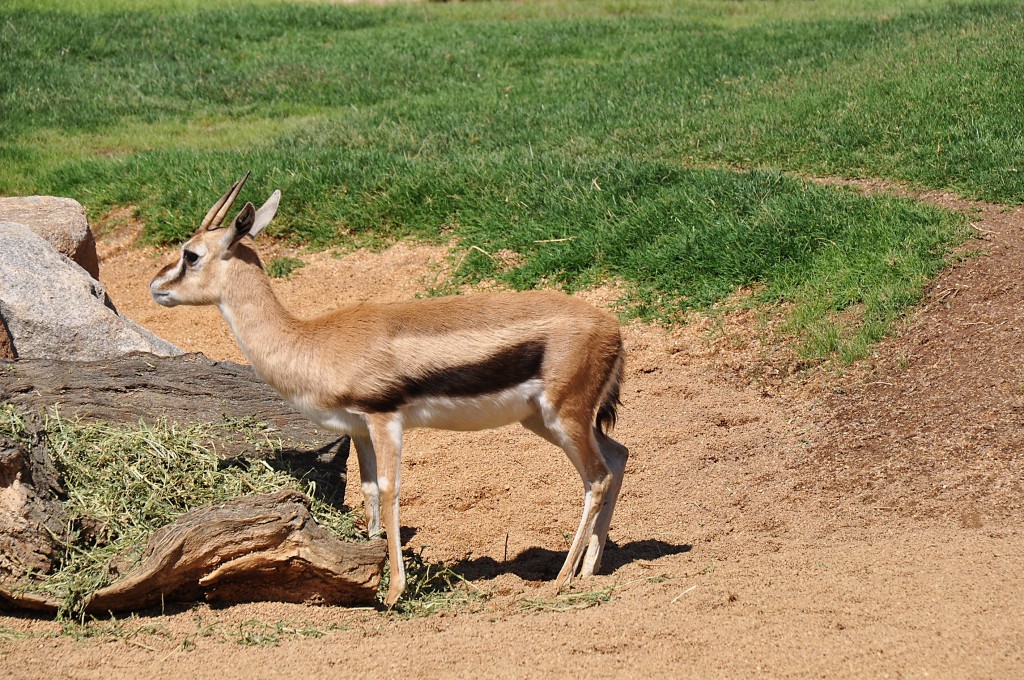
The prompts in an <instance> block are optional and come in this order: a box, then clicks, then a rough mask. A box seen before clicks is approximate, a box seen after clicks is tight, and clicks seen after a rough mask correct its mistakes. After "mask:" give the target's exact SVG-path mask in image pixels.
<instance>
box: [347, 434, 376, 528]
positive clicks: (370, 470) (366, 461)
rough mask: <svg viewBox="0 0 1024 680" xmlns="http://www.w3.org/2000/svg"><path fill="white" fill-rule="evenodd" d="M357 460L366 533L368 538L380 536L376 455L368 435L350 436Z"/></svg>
mask: <svg viewBox="0 0 1024 680" xmlns="http://www.w3.org/2000/svg"><path fill="white" fill-rule="evenodd" d="M352 441H353V442H354V443H355V445H356V456H358V458H359V480H360V482H361V484H362V490H363V511H364V512H365V513H366V533H367V534H369V536H370V538H374V537H375V536H377V535H378V534H380V487H379V486H378V484H377V454H376V452H375V451H374V449H373V440H372V439H370V435H369V434H362V435H352Z"/></svg>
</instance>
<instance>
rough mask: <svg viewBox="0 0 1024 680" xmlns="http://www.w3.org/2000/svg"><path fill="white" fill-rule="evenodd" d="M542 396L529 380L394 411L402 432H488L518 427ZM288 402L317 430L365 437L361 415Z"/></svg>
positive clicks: (417, 402) (540, 384) (411, 404)
mask: <svg viewBox="0 0 1024 680" xmlns="http://www.w3.org/2000/svg"><path fill="white" fill-rule="evenodd" d="M543 394H544V385H543V382H542V381H541V380H540V379H533V380H527V381H526V382H524V383H520V384H519V385H516V386H515V387H511V388H509V389H507V390H502V391H500V392H493V393H491V394H484V395H479V396H475V397H421V398H419V399H416V400H414V401H411V402H409V403H408V404H405V405H403V406H402V407H400V408H399V410H398V411H399V414H400V415H401V416H402V425H403V426H404V427H405V428H412V427H432V428H436V429H439V430H463V431H470V430H489V429H491V428H494V427H502V426H504V425H510V424H512V423H518V422H520V421H521V420H523V419H524V418H527V417H528V416H530V415H532V414H534V413H537V404H538V401H539V400H540V398H541V396H542V395H543ZM288 401H289V402H290V403H291V404H292V406H294V407H295V408H296V409H297V410H298V411H299V412H300V413H302V415H304V416H306V417H307V418H309V419H310V420H311V421H313V422H314V423H316V424H317V425H319V426H320V427H323V428H327V429H329V430H334V431H335V432H341V433H345V434H351V435H363V434H366V433H367V429H366V420H365V414H363V413H360V412H358V411H350V410H347V409H323V408H318V407H316V406H313V405H311V404H309V403H307V402H306V401H305V400H304V399H302V398H298V397H295V398H292V399H289V400H288Z"/></svg>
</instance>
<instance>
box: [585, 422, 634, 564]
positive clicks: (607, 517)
mask: <svg viewBox="0 0 1024 680" xmlns="http://www.w3.org/2000/svg"><path fill="white" fill-rule="evenodd" d="M594 436H595V437H596V438H597V444H598V447H599V448H600V450H601V455H602V456H603V457H604V462H605V464H606V465H607V466H608V470H609V471H610V472H611V473H612V482H611V484H610V485H609V486H608V493H607V495H606V496H605V501H604V507H603V508H601V510H600V511H599V512H598V515H597V525H596V526H595V527H594V535H593V536H592V537H591V543H590V545H589V546H588V547H587V554H586V557H584V559H583V569H582V571H581V572H580V574H581V575H582V576H593V575H594V574H596V573H597V572H598V571H599V570H600V569H601V557H602V556H603V555H604V544H605V542H606V541H607V540H608V527H609V526H611V523H612V514H613V513H614V512H615V503H616V502H617V501H618V500H619V491H620V490H621V489H622V477H623V474H624V473H625V470H626V461H627V460H628V459H629V449H627V448H626V447H625V446H623V445H622V444H620V443H619V442H617V441H615V440H614V439H612V438H611V437H609V436H608V435H606V434H604V433H603V432H600V431H598V430H596V429H595V432H594Z"/></svg>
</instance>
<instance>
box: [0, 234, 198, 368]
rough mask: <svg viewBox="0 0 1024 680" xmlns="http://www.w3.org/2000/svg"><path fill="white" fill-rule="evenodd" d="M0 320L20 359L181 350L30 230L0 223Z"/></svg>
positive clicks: (92, 357)
mask: <svg viewBox="0 0 1024 680" xmlns="http://www.w3.org/2000/svg"><path fill="white" fill-rule="evenodd" d="M0 321H2V322H3V325H4V326H5V327H6V329H7V331H8V333H9V334H10V341H11V342H10V344H11V349H12V350H13V354H14V355H15V356H16V357H17V358H19V359H29V358H38V359H44V358H45V359H65V360H71V361H90V360H98V359H110V358H113V357H117V356H120V355H122V354H125V353H127V352H136V351H138V352H150V353H152V354H159V355H161V356H172V355H177V354H182V351H181V350H180V349H178V348H177V347H175V346H174V345H172V344H171V343H169V342H167V341H166V340H163V339H161V338H159V337H157V336H155V335H153V334H152V333H150V332H149V331H147V330H146V329H145V328H143V327H142V326H139V325H138V324H136V323H135V322H134V321H131V320H130V319H127V318H125V317H123V316H121V315H120V314H118V312H117V310H116V309H115V308H114V305H113V303H112V302H111V301H110V298H109V297H108V296H107V291H106V290H105V289H104V288H103V285H102V284H101V283H100V282H99V281H97V280H96V279H94V278H92V277H91V276H89V274H88V273H87V272H86V271H85V270H84V269H82V268H81V267H79V266H78V265H77V264H75V263H74V262H72V261H71V260H69V259H68V258H67V257H65V256H64V255H61V254H60V253H58V252H57V251H56V250H54V248H53V247H52V246H51V245H50V244H49V243H48V242H47V241H46V240H44V239H43V238H42V237H40V236H38V235H37V234H36V233H35V232H34V231H33V230H32V229H30V228H29V227H27V226H25V225H23V224H18V223H15V222H0Z"/></svg>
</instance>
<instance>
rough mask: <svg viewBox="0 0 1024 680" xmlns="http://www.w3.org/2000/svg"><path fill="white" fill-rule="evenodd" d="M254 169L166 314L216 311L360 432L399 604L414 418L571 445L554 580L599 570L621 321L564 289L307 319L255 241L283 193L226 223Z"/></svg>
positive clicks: (322, 421) (183, 263) (176, 268)
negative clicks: (516, 426) (572, 503)
mask: <svg viewBox="0 0 1024 680" xmlns="http://www.w3.org/2000/svg"><path fill="white" fill-rule="evenodd" d="M248 177H249V175H248V173H247V174H246V175H245V177H243V178H242V179H241V180H239V181H238V182H235V183H234V184H233V185H232V187H231V189H230V190H228V192H227V193H226V194H224V196H222V197H221V199H220V200H219V201H217V202H216V203H215V204H214V206H213V207H212V208H210V211H209V212H208V213H207V214H206V217H205V218H204V219H203V221H202V224H201V225H200V227H199V229H198V230H197V231H196V233H195V234H194V235H193V236H192V237H191V238H190V239H189V240H188V241H186V242H185V244H184V245H183V246H182V247H181V251H180V255H179V256H178V259H177V261H175V262H173V263H171V264H169V265H167V266H166V267H164V268H163V269H161V270H160V272H159V273H158V274H157V275H156V277H155V278H154V279H153V282H152V283H151V284H150V290H151V292H152V295H153V299H154V300H156V301H157V302H158V303H160V304H161V305H164V306H166V307H173V306H175V305H217V307H219V308H220V312H221V314H222V315H223V316H224V319H225V320H226V321H227V322H228V324H229V325H230V326H231V330H232V331H233V332H234V334H235V338H236V339H237V340H238V344H239V346H240V347H241V349H242V352H243V353H244V354H245V356H246V358H248V360H249V362H250V363H251V364H252V367H253V368H254V369H255V371H256V373H257V374H258V375H259V376H260V377H261V378H262V379H263V380H265V381H266V382H267V383H269V384H270V385H271V386H272V387H273V388H274V389H275V390H277V391H278V392H279V393H280V394H281V396H282V397H283V398H284V399H285V400H287V401H288V402H290V403H291V404H292V405H293V406H295V407H296V408H297V409H298V410H299V411H301V412H302V413H303V414H304V415H305V416H306V417H308V418H309V419H310V420H312V421H313V422H314V423H316V424H317V425H319V426H321V427H324V428H328V429H332V430H336V431H338V432H342V433H347V434H349V435H350V436H351V437H352V441H353V442H354V443H355V446H356V454H357V456H358V458H359V473H360V479H361V482H362V492H363V495H364V499H365V513H366V526H367V530H368V532H369V533H370V535H376V534H379V533H380V532H381V529H383V530H384V532H385V534H386V536H387V544H388V561H389V568H390V576H391V581H390V587H389V589H388V594H387V603H388V604H389V605H391V604H394V603H395V601H396V600H397V599H398V598H399V596H401V594H402V592H403V590H404V589H405V570H404V567H403V564H402V553H401V542H400V540H399V518H398V496H399V489H400V486H401V472H400V465H399V464H400V460H401V453H402V437H403V432H404V431H405V429H406V428H412V427H433V428H440V429H448V430H481V429H487V428H493V427H500V426H503V425H508V424H511V423H516V422H519V423H522V424H523V425H524V426H525V427H526V428H527V429H529V430H532V431H533V432H535V433H537V434H538V435H540V436H541V437H543V438H544V439H546V440H547V441H549V442H551V443H552V444H554V445H556V446H558V447H560V448H561V449H562V450H563V451H565V454H566V455H567V456H568V457H569V460H570V461H572V464H573V465H574V466H575V467H576V469H577V470H578V471H579V474H580V476H581V477H582V478H583V489H584V500H583V517H582V519H581V520H580V525H579V528H578V529H577V530H576V534H575V536H574V537H573V540H572V544H571V545H570V547H569V554H568V555H567V557H566V559H565V564H564V565H563V566H562V569H561V571H560V572H559V574H558V578H557V580H556V587H557V588H559V589H561V588H563V587H565V586H566V585H568V584H569V582H570V581H571V580H572V578H573V577H574V575H575V574H576V572H577V571H579V572H580V574H581V576H590V575H592V574H594V572H595V571H597V569H598V568H599V567H600V563H601V555H602V552H603V550H604V544H605V539H606V538H607V535H608V526H609V524H610V523H611V519H612V513H613V512H614V510H615V502H616V499H617V498H618V494H619V488H620V487H621V484H622V476H623V471H624V469H625V466H626V459H627V456H628V451H627V449H626V447H624V446H622V445H621V444H619V443H618V442H616V441H615V440H614V439H612V438H611V437H609V436H608V435H607V434H606V430H607V429H609V428H610V427H612V426H614V424H615V416H616V412H615V409H616V405H617V404H618V402H619V383H620V381H621V380H622V372H623V364H624V358H625V355H624V352H623V348H622V338H621V336H620V333H619V325H618V322H617V321H616V319H615V318H614V317H613V316H612V315H611V314H608V313H606V312H604V311H600V310H598V309H595V308H594V307H592V306H590V305H588V304H586V303H585V302H582V301H580V300H577V299H574V298H572V297H569V296H567V295H564V294H561V293H556V292H525V293H495V294H479V295H469V296H465V297H459V296H457V297H446V298H432V299H424V300H416V301H411V302H399V303H391V304H371V303H359V304H352V305H347V306H343V307H341V308H339V309H337V310H335V311H332V312H329V313H327V314H325V315H323V316H320V317H317V318H315V319H308V320H306V319H297V318H295V317H294V316H292V315H291V314H290V313H289V312H288V310H286V309H285V308H284V307H283V306H282V305H281V303H280V302H279V301H278V299H277V297H276V296H275V295H274V292H273V290H272V289H271V286H270V281H269V279H268V278H267V276H266V274H265V273H264V271H263V267H262V265H261V263H260V259H259V257H258V256H257V254H256V252H255V251H254V250H253V249H252V248H250V247H249V246H248V245H247V244H245V243H243V237H245V236H250V237H255V236H256V235H257V234H259V233H260V232H261V231H262V230H263V229H264V228H265V227H266V226H267V224H269V223H270V220H271V219H272V218H273V217H274V214H275V212H277V206H278V202H279V201H280V198H281V192H280V191H275V192H274V193H273V194H272V195H271V196H270V198H269V199H268V200H267V202H266V203H265V204H264V205H263V207H261V208H260V209H259V210H254V209H253V205H252V204H251V203H246V204H245V207H243V208H242V210H241V211H240V212H239V213H238V215H237V216H236V217H235V218H234V220H232V221H231V223H230V224H229V225H228V226H227V227H222V224H223V222H224V218H225V217H226V216H227V214H228V211H229V210H230V209H231V206H232V203H233V202H234V201H235V198H236V197H237V196H238V192H239V191H240V190H241V189H242V185H243V184H244V183H245V180H246V179H247V178H248ZM382 519H383V526H382V523H381V520H382ZM584 551H585V554H584ZM581 560H582V566H581Z"/></svg>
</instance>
